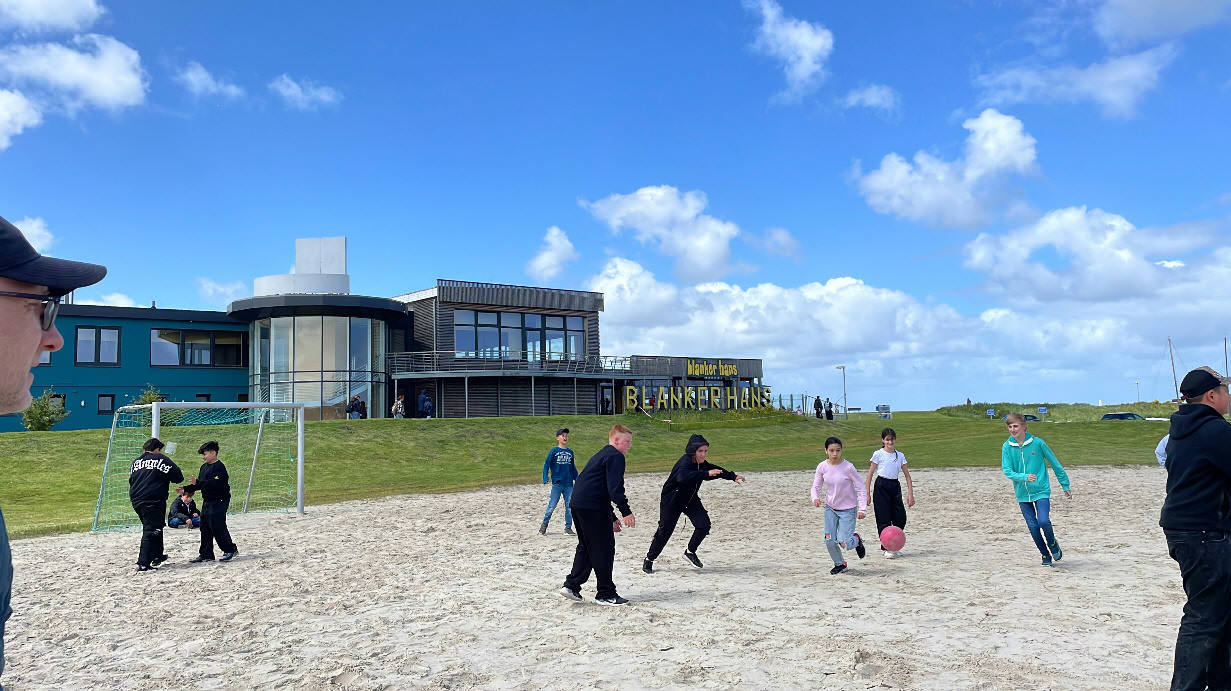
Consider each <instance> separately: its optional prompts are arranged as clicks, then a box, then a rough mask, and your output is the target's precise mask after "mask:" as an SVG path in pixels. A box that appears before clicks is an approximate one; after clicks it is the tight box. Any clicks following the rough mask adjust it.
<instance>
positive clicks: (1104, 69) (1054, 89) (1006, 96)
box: [975, 44, 1177, 118]
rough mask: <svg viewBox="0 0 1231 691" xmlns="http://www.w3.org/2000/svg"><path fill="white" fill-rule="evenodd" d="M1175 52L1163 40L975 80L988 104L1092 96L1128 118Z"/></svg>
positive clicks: (1078, 100)
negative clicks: (1095, 58)
mask: <svg viewBox="0 0 1231 691" xmlns="http://www.w3.org/2000/svg"><path fill="white" fill-rule="evenodd" d="M1176 55H1177V50H1176V48H1175V47H1174V46H1171V45H1169V44H1165V45H1161V46H1157V47H1155V48H1151V49H1149V50H1144V51H1141V52H1140V53H1134V54H1131V55H1122V56H1119V57H1114V58H1108V59H1107V60H1105V61H1104V62H1100V63H1095V64H1093V65H1089V66H1087V67H1073V66H1071V65H1062V66H1058V67H1011V68H1008V69H1005V70H1001V71H1000V72H996V73H992V74H984V75H980V76H979V77H977V78H976V79H975V82H976V84H977V85H978V86H979V88H980V89H982V91H983V95H982V100H983V102H984V103H987V104H992V105H1008V104H1014V103H1083V102H1091V103H1096V104H1098V106H1099V107H1100V108H1101V109H1102V111H1103V113H1104V115H1106V116H1108V117H1117V118H1126V117H1130V116H1132V115H1133V114H1134V113H1136V111H1137V105H1138V104H1139V103H1140V102H1141V99H1142V98H1143V97H1144V96H1145V94H1146V93H1148V92H1149V91H1151V90H1153V89H1154V88H1155V87H1156V86H1158V81H1159V74H1160V73H1161V72H1162V70H1163V68H1165V67H1167V65H1169V64H1171V62H1172V60H1174V59H1175V57H1176Z"/></svg>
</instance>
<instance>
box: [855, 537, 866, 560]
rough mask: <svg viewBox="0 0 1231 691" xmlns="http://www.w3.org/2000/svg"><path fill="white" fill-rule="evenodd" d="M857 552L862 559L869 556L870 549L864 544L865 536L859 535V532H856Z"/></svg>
mask: <svg viewBox="0 0 1231 691" xmlns="http://www.w3.org/2000/svg"><path fill="white" fill-rule="evenodd" d="M855 554H858V555H859V558H860V559H863V558H864V557H866V556H868V550H867V548H866V547H864V546H863V538H861V537H859V533H855Z"/></svg>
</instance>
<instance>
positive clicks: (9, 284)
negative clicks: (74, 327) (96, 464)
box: [0, 218, 107, 673]
mask: <svg viewBox="0 0 1231 691" xmlns="http://www.w3.org/2000/svg"><path fill="white" fill-rule="evenodd" d="M106 275H107V269H106V267H103V266H99V265H97V264H86V263H84V262H74V261H68V260H66V259H53V258H52V257H44V256H42V255H41V254H39V253H38V252H36V251H35V250H34V248H33V247H32V246H31V245H30V243H29V242H27V241H26V238H25V236H23V235H22V234H21V231H20V230H18V229H17V227H16V226H14V225H13V224H12V223H9V222H8V221H6V220H4V219H3V218H0V415H8V414H11V413H20V412H21V411H23V410H25V409H26V408H28V407H30V400H31V399H30V385H31V384H32V383H33V381H34V375H33V373H32V370H33V369H34V368H35V367H37V366H38V361H39V357H40V356H41V355H42V354H43V351H47V352H54V351H56V350H59V349H60V348H62V347H63V346H64V338H63V337H61V336H60V332H59V331H58V330H56V314H57V313H59V311H60V298H61V297H63V296H64V295H66V294H68V293H70V292H72V291H74V290H76V289H78V288H84V287H85V286H88V285H93V284H95V283H98V282H99V281H101V280H103V276H106ZM12 587H13V555H12V553H11V552H9V535H8V531H7V530H5V527H4V515H3V514H0V673H3V672H4V623H5V622H6V621H8V618H9V615H11V614H12V613H13V610H12V609H11V608H10V607H9V596H10V595H11V592H12Z"/></svg>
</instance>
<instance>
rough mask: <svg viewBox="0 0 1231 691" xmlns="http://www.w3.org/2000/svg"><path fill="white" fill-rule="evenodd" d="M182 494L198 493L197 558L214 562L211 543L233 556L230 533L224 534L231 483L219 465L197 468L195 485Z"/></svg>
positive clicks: (206, 464)
mask: <svg viewBox="0 0 1231 691" xmlns="http://www.w3.org/2000/svg"><path fill="white" fill-rule="evenodd" d="M184 490H185V491H193V492H195V491H197V490H200V492H201V557H202V558H204V559H213V558H214V541H215V540H217V542H218V549H220V550H222V551H223V552H235V551H236V548H235V543H234V542H232V541H231V532H230V531H229V530H227V507H229V506H230V505H231V482H230V477H229V476H228V475H227V467H226V466H225V465H223V464H222V461H214V462H213V463H203V464H201V470H200V471H198V472H197V483H196V484H195V485H187V486H185V487H184Z"/></svg>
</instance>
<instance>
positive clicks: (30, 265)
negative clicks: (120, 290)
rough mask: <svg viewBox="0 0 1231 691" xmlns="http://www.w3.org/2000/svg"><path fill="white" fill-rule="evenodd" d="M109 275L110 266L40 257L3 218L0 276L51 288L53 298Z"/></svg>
mask: <svg viewBox="0 0 1231 691" xmlns="http://www.w3.org/2000/svg"><path fill="white" fill-rule="evenodd" d="M106 275H107V267H105V266H99V265H98V264H87V263H85V262H74V261H69V260H68V259H56V258H54V257H44V256H43V255H41V254H39V253H38V252H37V251H35V249H34V248H33V247H32V246H31V245H30V243H29V241H27V240H26V236H24V235H22V234H21V231H20V230H18V229H17V226H14V225H13V224H12V223H9V222H8V221H6V220H5V219H4V218H3V217H0V276H3V277H4V278H11V279H13V280H14V281H21V282H23V283H33V284H34V285H36V286H47V289H48V291H49V292H50V294H51V295H53V296H60V295H65V294H67V293H70V292H72V291H74V290H76V289H78V288H82V287H84V286H89V285H94V284H95V283H98V282H99V281H101V280H103V276H106Z"/></svg>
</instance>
